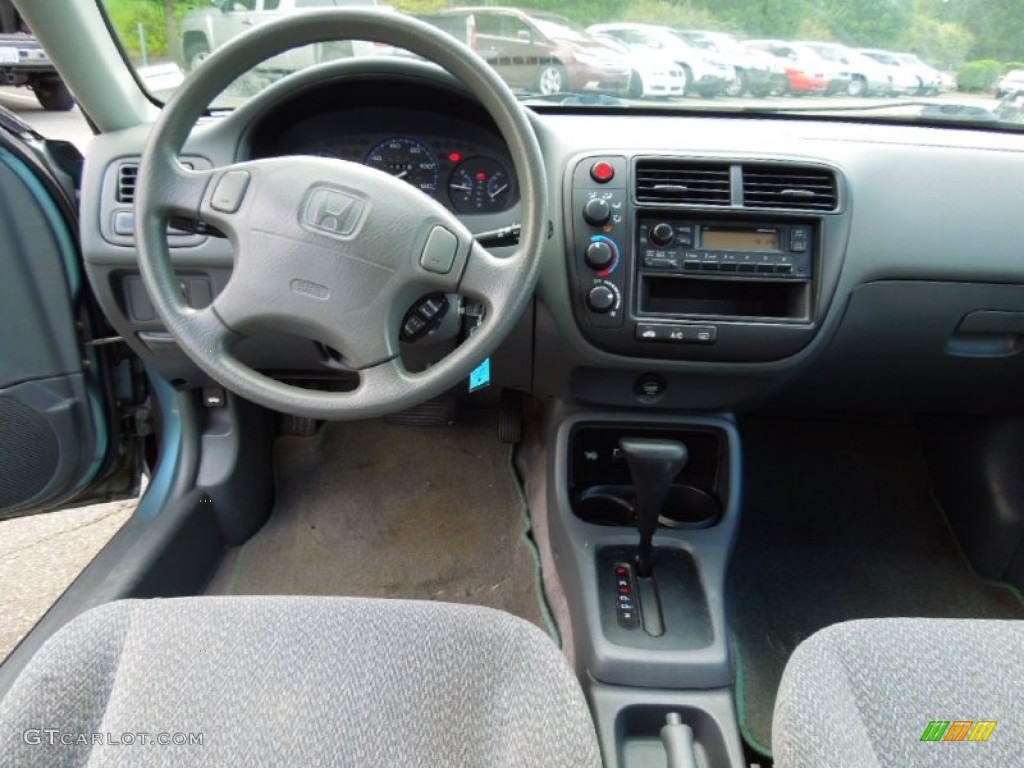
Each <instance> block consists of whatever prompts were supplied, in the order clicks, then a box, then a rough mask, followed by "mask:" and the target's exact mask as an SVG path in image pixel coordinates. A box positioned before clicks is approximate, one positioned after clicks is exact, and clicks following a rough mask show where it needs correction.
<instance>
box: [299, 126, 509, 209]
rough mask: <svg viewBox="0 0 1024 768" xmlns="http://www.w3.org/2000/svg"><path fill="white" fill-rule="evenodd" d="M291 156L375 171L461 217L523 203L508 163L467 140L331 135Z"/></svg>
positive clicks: (410, 134)
mask: <svg viewBox="0 0 1024 768" xmlns="http://www.w3.org/2000/svg"><path fill="white" fill-rule="evenodd" d="M291 151H292V152H293V153H295V154H313V155H318V156H322V157H335V158H340V159H342V160H348V161H350V162H355V163H362V164H364V165H367V166H370V167H371V168H376V169H378V170H380V171H383V172H385V173H389V174H391V175H392V176H394V177H395V178H398V179H402V180H403V181H405V182H407V183H408V184H411V185H412V186H414V187H416V188H417V189H419V190H420V191H421V192H423V193H424V194H427V195H430V196H431V197H433V198H434V199H436V200H438V201H440V202H441V203H442V204H443V205H445V206H446V207H448V208H450V209H451V210H453V211H455V212H456V213H460V214H493V213H501V212H503V211H506V210H508V209H509V208H511V207H512V206H513V205H514V204H515V203H516V202H517V201H518V199H519V192H518V189H517V188H516V183H515V176H514V174H513V172H512V170H511V167H510V163H509V161H508V159H507V158H506V157H504V156H502V155H501V154H500V153H499V152H497V151H496V150H495V149H494V148H492V147H488V146H484V145H482V144H479V143H475V142H472V141H467V140H464V139H452V138H446V137H442V136H434V135H422V134H418V133H413V132H408V133H406V132H403V133H401V134H398V133H393V134H369V133H367V134H351V135H331V136H326V137H322V138H319V139H316V140H313V141H309V142H303V146H299V147H293V148H291Z"/></svg>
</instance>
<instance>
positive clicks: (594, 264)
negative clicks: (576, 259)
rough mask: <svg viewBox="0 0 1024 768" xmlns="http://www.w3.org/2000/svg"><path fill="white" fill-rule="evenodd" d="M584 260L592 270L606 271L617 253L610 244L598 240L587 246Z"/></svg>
mask: <svg viewBox="0 0 1024 768" xmlns="http://www.w3.org/2000/svg"><path fill="white" fill-rule="evenodd" d="M583 258H584V259H585V260H586V262H587V266H588V267H590V268H591V269H604V268H605V267H607V266H608V265H609V264H611V263H612V262H613V261H614V260H615V252H614V251H613V250H612V247H611V246H610V245H608V243H606V242H604V241H603V240H597V241H596V242H593V243H591V244H590V245H588V246H587V250H586V253H584V255H583Z"/></svg>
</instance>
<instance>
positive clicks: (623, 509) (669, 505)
mask: <svg viewBox="0 0 1024 768" xmlns="http://www.w3.org/2000/svg"><path fill="white" fill-rule="evenodd" d="M634 499H635V495H634V493H633V486H631V485H592V486H590V487H588V488H586V489H584V490H583V491H582V492H580V493H579V495H578V496H577V497H576V499H575V502H574V504H573V509H574V510H575V512H576V515H577V516H578V517H579V518H580V519H582V520H585V521H586V522H588V523H594V524H596V525H622V526H632V525H635V524H636V518H635V515H634V513H633V502H634ZM721 516H722V505H721V502H720V501H719V500H718V497H717V496H714V495H713V494H710V493H708V492H707V491H705V490H703V489H701V488H698V487H697V486H695V485H687V484H682V483H677V484H675V485H673V486H672V487H671V488H670V489H669V492H668V495H667V496H666V497H665V503H664V505H663V506H662V508H661V515H660V516H659V518H658V522H659V523H660V524H661V525H663V526H665V527H667V528H707V527H710V526H712V525H714V524H715V523H717V522H718V520H719V518H720V517H721Z"/></svg>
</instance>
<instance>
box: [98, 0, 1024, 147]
mask: <svg viewBox="0 0 1024 768" xmlns="http://www.w3.org/2000/svg"><path fill="white" fill-rule="evenodd" d="M99 2H100V4H101V6H102V7H103V9H104V11H105V12H106V14H107V17H108V19H109V21H110V25H111V27H112V29H113V30H114V31H115V32H116V33H117V36H118V38H119V42H120V44H121V47H122V49H123V51H124V54H125V57H126V58H127V60H128V61H129V62H130V63H131V64H132V65H133V66H134V67H135V69H136V72H137V74H138V77H139V80H140V82H141V83H142V84H143V86H144V87H145V88H146V89H147V90H148V91H149V92H150V94H151V96H152V97H153V98H154V99H155V100H157V101H164V100H166V99H167V98H168V96H169V95H170V94H171V93H172V92H173V91H174V89H176V88H178V87H181V84H182V83H183V82H184V81H185V78H186V77H187V76H188V74H189V72H190V71H192V70H194V69H195V68H196V67H200V66H202V65H203V63H204V62H205V61H206V59H207V58H209V57H210V55H211V54H212V53H213V52H215V51H216V50H217V49H218V48H219V47H220V46H222V45H224V43H226V42H227V41H229V40H231V39H233V38H235V37H237V36H239V35H241V34H244V33H245V32H246V31H248V30H250V29H252V28H253V27H255V26H258V25H260V24H264V23H267V22H269V21H272V20H274V19H277V18H281V17H284V16H287V15H289V14H295V13H303V12H305V11H307V10H309V9H312V8H323V7H324V6H339V7H379V8H381V9H382V10H384V11H385V12H393V13H403V14H409V15H412V16H415V17H418V18H419V19H421V20H423V21H425V22H427V23H429V24H432V25H434V26H435V27H438V28H439V29H441V30H443V31H445V32H447V33H448V34H450V35H452V36H453V37H455V38H456V39H458V40H459V41H460V42H462V43H464V44H466V45H467V46H469V47H471V48H474V49H476V50H477V52H478V53H480V54H481V55H483V56H484V58H485V59H486V60H487V61H488V62H489V63H490V64H491V66H493V67H494V68H495V70H496V71H497V72H498V74H499V75H500V76H501V77H502V78H503V79H504V80H505V81H506V82H507V83H508V84H509V86H510V87H511V88H512V89H513V91H514V92H516V93H517V95H519V97H520V98H521V99H522V100H523V101H524V102H526V103H527V104H529V105H531V106H534V105H536V106H538V107H539V106H545V107H554V106H558V107H560V108H564V109H572V108H574V107H577V106H586V107H591V108H592V107H595V106H597V107H601V108H607V109H623V110H629V109H639V108H643V109H646V110H650V109H656V110H685V111H688V112H693V111H708V112H743V113H764V114H770V113H794V112H799V113H801V114H807V115H813V114H822V115H826V116H838V117H849V118H856V119H872V120H888V121H892V120H896V121H919V122H924V123H930V124H935V123H949V124H951V125H971V124H975V125H979V126H984V127H988V128H991V127H1005V128H1009V129H1019V128H1020V127H1021V126H1022V125H1024V95H1022V94H1021V93H1020V89H1019V88H1017V87H1016V86H1014V87H1008V84H1009V83H1016V82H1019V78H1020V75H1019V70H1020V69H1021V68H1022V66H1024V65H1022V64H1021V63H1020V62H1019V59H1024V24H1021V23H1020V22H1021V11H1020V9H1019V8H1018V7H1017V4H1016V3H1009V2H1004V1H1003V0H913V1H912V2H911V1H910V0H906V1H904V0H887V1H886V2H878V0H845V1H844V2H835V0H801V2H782V0H685V2H679V1H678V0H568V2H563V3H556V2H554V0H527V2H525V3H523V4H521V5H516V6H512V5H508V6H497V5H494V6H491V5H487V6H479V5H472V4H470V3H465V4H459V2H458V0H454V2H453V0H393V2H390V3H387V4H380V5H378V1H377V0H99ZM552 11H557V14H555V13H552ZM674 40H675V41H678V44H676V43H673V42H671V41H674ZM709 51H710V52H712V56H710V57H709V56H708V52H709ZM856 51H859V52H860V53H855V52H856ZM638 54H642V55H638ZM409 55H410V54H408V53H407V52H405V51H400V50H395V49H394V48H391V47H389V46H386V45H381V44H379V43H375V42H372V41H338V42H332V43H322V44H317V45H310V46H307V47H305V48H301V49H296V50H293V51H289V52H288V53H286V54H282V55H280V56H277V57H275V58H273V59H271V60H269V61H267V62H264V63H263V64H262V65H261V66H260V67H258V68H257V69H256V70H254V71H253V72H250V73H248V74H247V75H245V76H244V77H242V78H240V79H239V80H238V81H236V83H235V84H234V85H232V86H231V87H230V88H229V89H227V90H226V91H225V92H224V93H223V94H222V95H221V97H220V98H219V99H218V101H217V102H216V103H215V104H214V105H213V106H214V108H224V109H231V108H234V107H237V106H239V105H240V104H241V103H244V101H246V100H247V99H249V98H252V96H253V95H255V94H256V93H258V92H259V91H260V90H262V89H263V88H265V87H267V86H268V85H270V84H271V83H273V82H275V81H276V80H279V79H281V78H283V77H287V76H289V75H291V74H293V73H294V72H296V71H297V70H300V69H303V68H306V67H311V66H315V65H320V64H324V63H326V62H330V61H333V60H337V59H351V58H363V57H379V56H386V57H403V56H404V57H408V56H409ZM866 57H870V59H868V58H866ZM658 60H663V61H662V63H661V65H659V63H658ZM837 64H840V65H841V66H837ZM879 65H881V66H879ZM552 68H553V69H554V71H555V75H554V76H553V75H552V73H551V72H549V71H547V70H551V69H552ZM680 73H681V75H682V76H680ZM804 97H812V98H804Z"/></svg>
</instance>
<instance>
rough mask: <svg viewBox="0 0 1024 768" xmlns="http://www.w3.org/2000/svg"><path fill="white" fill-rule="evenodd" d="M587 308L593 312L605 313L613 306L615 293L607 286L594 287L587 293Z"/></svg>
mask: <svg viewBox="0 0 1024 768" xmlns="http://www.w3.org/2000/svg"><path fill="white" fill-rule="evenodd" d="M587 306H588V307H590V309H591V310H593V311H594V312H607V311H608V310H609V309H611V308H612V307H614V306H615V291H613V290H612V289H611V288H609V287H608V286H607V285H595V286H594V287H593V288H591V289H590V292H589V293H587Z"/></svg>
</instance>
